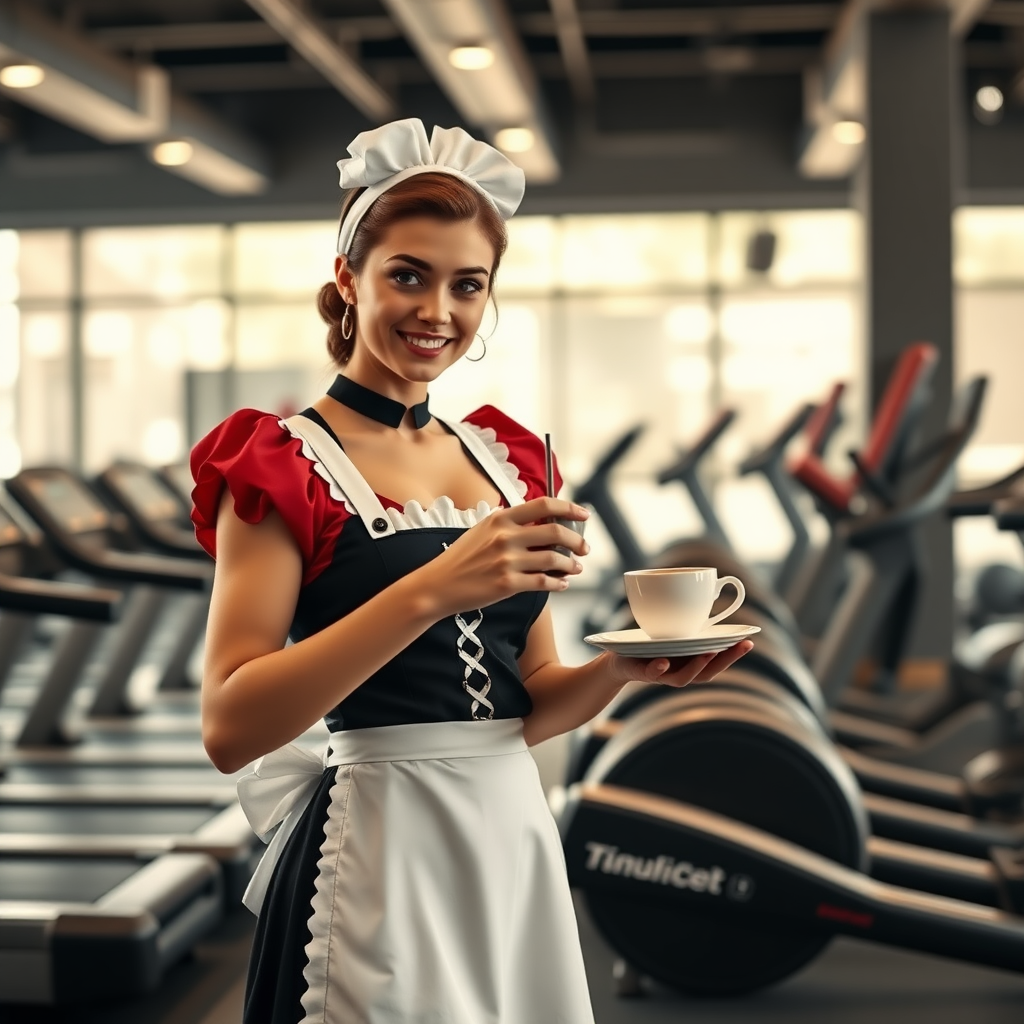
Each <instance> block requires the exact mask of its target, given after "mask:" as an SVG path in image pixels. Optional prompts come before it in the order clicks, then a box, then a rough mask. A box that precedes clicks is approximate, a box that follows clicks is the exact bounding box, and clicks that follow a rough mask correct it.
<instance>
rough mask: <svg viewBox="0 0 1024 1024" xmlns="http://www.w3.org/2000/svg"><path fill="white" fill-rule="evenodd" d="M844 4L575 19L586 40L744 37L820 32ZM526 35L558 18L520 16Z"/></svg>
mask: <svg viewBox="0 0 1024 1024" xmlns="http://www.w3.org/2000/svg"><path fill="white" fill-rule="evenodd" d="M841 7H842V5H841V4H839V3H818V4H768V5H765V6H750V7H732V6H728V5H725V4H723V5H721V6H718V7H713V6H710V5H709V6H707V7H677V8H664V9H655V10H584V11H580V14H579V19H580V26H581V28H582V30H583V34H584V35H587V36H615V37H621V36H634V37H636V36H652V37H656V36H714V35H739V34H745V33H761V32H763V33H766V34H767V33H773V32H822V31H827V30H829V29H831V28H832V26H833V25H834V24H835V21H836V18H837V16H838V15H839V11H840V9H841ZM517 23H518V25H519V28H520V30H521V31H522V32H523V33H524V34H525V35H546V36H550V35H555V34H556V27H557V17H556V15H555V14H553V13H552V14H548V13H546V12H543V11H539V12H537V13H535V14H524V15H521V16H520V17H519V18H518V20H517Z"/></svg>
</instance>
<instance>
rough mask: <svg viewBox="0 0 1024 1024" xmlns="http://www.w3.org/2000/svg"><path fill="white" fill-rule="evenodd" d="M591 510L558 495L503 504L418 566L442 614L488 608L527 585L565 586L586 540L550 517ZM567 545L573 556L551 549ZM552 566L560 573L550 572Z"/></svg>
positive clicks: (569, 516)
mask: <svg viewBox="0 0 1024 1024" xmlns="http://www.w3.org/2000/svg"><path fill="white" fill-rule="evenodd" d="M589 516H590V513H589V512H588V511H587V510H586V509H585V508H582V507H581V506H579V505H574V504H573V503H572V502H570V501H565V500H563V499H561V498H534V499H533V501H527V502H524V503H523V504H522V505H514V506H513V507H512V508H502V509H498V510H497V511H495V512H492V513H491V514H490V515H489V516H487V518H486V519H483V520H481V521H480V522H479V523H477V524H476V526H473V527H471V528H470V529H468V530H467V531H466V532H465V533H464V534H463V535H462V536H461V537H459V539H458V540H456V541H455V543H454V544H451V545H450V546H449V547H448V548H446V549H445V551H443V552H442V553H441V554H440V555H438V557H436V558H434V559H432V560H431V561H430V562H428V563H427V564H426V565H424V566H423V568H422V569H420V570H418V572H417V574H416V575H417V576H420V579H421V582H423V583H424V584H425V585H426V586H428V587H430V588H431V589H430V593H432V594H433V595H434V596H435V598H436V600H437V602H438V606H439V607H438V612H439V613H440V615H441V616H448V615H454V614H456V613H457V612H463V611H467V610H469V609H472V608H486V607H487V605H490V604H494V603H495V602H497V601H501V600H503V599H504V598H506V597H511V596H512V595H513V594H519V593H522V592H523V591H527V590H549V591H557V590H565V589H566V587H568V585H569V579H568V577H570V576H575V575H577V574H578V573H580V572H581V571H582V569H583V566H582V565H581V564H580V562H579V561H578V560H577V559H576V558H575V557H574V555H585V554H586V553H587V552H588V551H589V550H590V545H589V544H587V542H586V541H585V540H584V539H583V538H582V537H581V536H580V535H579V534H577V533H575V532H574V531H573V530H570V529H569V528H568V527H566V526H559V525H558V523H552V522H546V520H549V519H575V520H585V519H587V518H589ZM556 545H557V546H558V547H562V548H568V549H569V550H570V551H572V552H573V555H563V554H559V552H557V551H553V550H550V549H551V548H552V547H553V546H556ZM550 571H554V572H555V573H558V574H559V575H553V576H549V575H548V572H550Z"/></svg>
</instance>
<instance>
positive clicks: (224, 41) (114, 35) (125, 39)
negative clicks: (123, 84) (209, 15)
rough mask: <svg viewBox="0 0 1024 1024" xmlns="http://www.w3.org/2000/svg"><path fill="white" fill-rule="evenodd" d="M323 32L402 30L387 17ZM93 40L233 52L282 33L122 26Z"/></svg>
mask: <svg viewBox="0 0 1024 1024" xmlns="http://www.w3.org/2000/svg"><path fill="white" fill-rule="evenodd" d="M320 25H321V27H322V29H323V31H324V32H325V33H326V34H327V35H329V36H332V37H334V38H335V39H339V40H341V39H344V40H349V39H359V40H362V39H367V40H381V39H398V38H399V37H400V36H401V34H402V33H401V32H400V31H399V29H398V26H397V25H396V24H395V23H394V22H393V21H392V20H391V19H390V18H387V17H384V16H380V17H371V18H331V19H326V18H325V19H323V20H322V21H321V22H320ZM89 36H90V37H91V38H92V39H94V40H95V41H96V42H97V43H101V44H102V45H104V46H109V47H111V48H112V49H122V50H134V51H141V52H146V53H152V52H153V51H154V50H166V51H170V50H232V49H243V48H245V47H250V46H251V47H256V46H275V45H277V44H279V43H280V42H281V33H280V32H278V31H277V30H276V29H275V28H273V27H272V26H271V25H269V24H268V23H267V22H265V21H263V19H262V18H260V19H254V20H253V21H198V22H181V23H179V24H171V25H118V26H114V27H105V28H94V29H90V30H89Z"/></svg>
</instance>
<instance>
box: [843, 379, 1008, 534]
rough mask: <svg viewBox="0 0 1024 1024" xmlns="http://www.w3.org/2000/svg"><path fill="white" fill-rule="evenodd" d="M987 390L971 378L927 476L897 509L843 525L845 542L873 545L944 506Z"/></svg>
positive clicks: (985, 385) (961, 394) (984, 385)
mask: <svg viewBox="0 0 1024 1024" xmlns="http://www.w3.org/2000/svg"><path fill="white" fill-rule="evenodd" d="M987 387H988V378H987V377H981V376H978V377H974V378H973V379H972V380H970V381H968V383H967V384H966V385H964V387H963V389H962V391H961V392H960V394H959V395H958V396H957V406H958V408H957V409H956V410H955V411H954V417H955V422H954V423H953V424H952V425H951V427H950V429H949V431H948V432H947V434H946V435H945V444H944V445H943V448H942V451H941V453H940V454H938V455H937V456H936V457H935V459H934V464H933V467H932V470H931V472H930V473H929V475H928V477H927V478H926V479H925V480H924V481H922V483H921V484H920V485H919V486H918V488H917V489H916V490H915V492H914V493H913V494H911V495H910V496H909V497H907V498H905V499H903V500H902V501H901V502H899V504H897V505H896V507H894V508H892V509H886V510H883V511H879V512H874V513H868V514H867V515H865V516H862V517H859V518H857V519H853V520H848V521H847V522H846V523H845V524H844V532H845V534H846V538H847V540H848V542H849V543H850V544H852V545H854V546H856V547H859V546H862V545H865V544H869V543H872V542H873V541H875V540H877V539H878V538H880V537H882V536H885V535H886V534H890V533H894V532H897V531H899V530H903V529H905V528H907V527H908V526H911V525H913V524H914V523H917V522H920V521H921V520H922V519H925V518H927V517H928V516H929V515H931V514H932V513H933V512H936V511H938V510H939V509H940V508H942V507H943V505H945V503H946V501H947V500H948V498H949V495H950V494H951V493H952V490H953V488H954V487H955V486H956V462H957V459H959V457H960V454H961V452H963V450H964V448H965V447H966V446H967V443H968V442H969V441H970V439H971V437H972V436H973V434H974V432H975V430H977V427H978V422H979V420H980V419H981V408H982V405H983V404H984V401H985V392H986V389H987Z"/></svg>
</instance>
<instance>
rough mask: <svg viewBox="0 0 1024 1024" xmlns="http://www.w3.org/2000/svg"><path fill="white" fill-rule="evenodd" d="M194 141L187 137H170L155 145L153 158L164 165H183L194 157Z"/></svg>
mask: <svg viewBox="0 0 1024 1024" xmlns="http://www.w3.org/2000/svg"><path fill="white" fill-rule="evenodd" d="M192 153H193V149H192V143H191V142H187V141H186V140H185V139H170V140H168V141H167V142H160V143H157V145H155V146H154V147H153V159H154V160H155V161H156V162H157V163H158V164H162V165H163V166H164V167H181V166H182V165H183V164H187V163H188V162H189V160H191V159H192Z"/></svg>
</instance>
